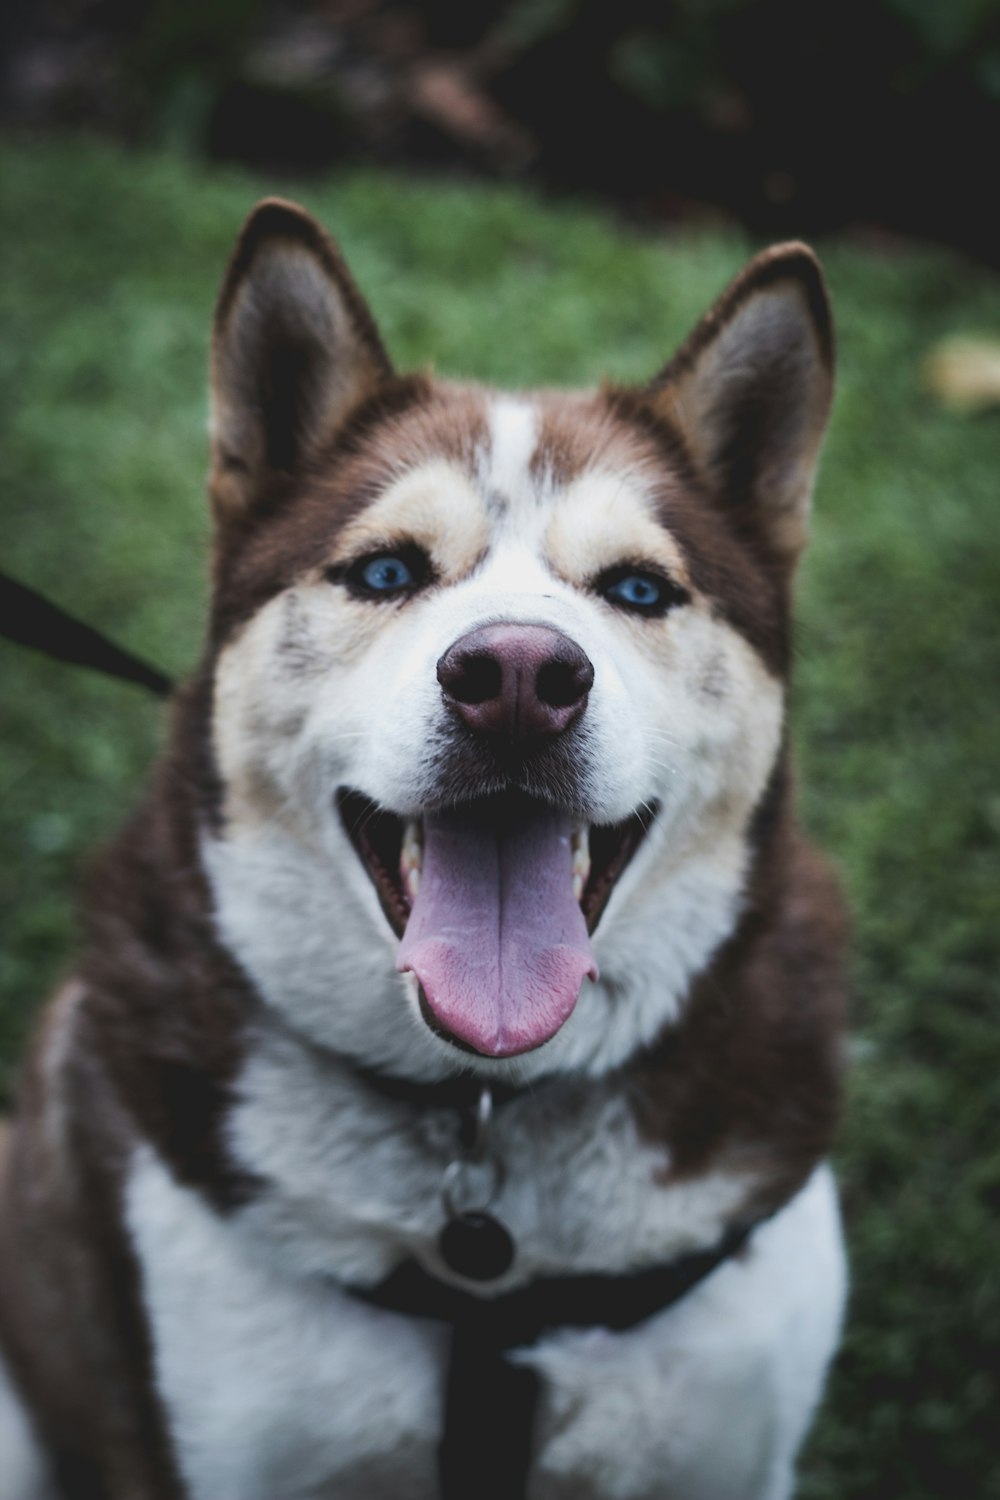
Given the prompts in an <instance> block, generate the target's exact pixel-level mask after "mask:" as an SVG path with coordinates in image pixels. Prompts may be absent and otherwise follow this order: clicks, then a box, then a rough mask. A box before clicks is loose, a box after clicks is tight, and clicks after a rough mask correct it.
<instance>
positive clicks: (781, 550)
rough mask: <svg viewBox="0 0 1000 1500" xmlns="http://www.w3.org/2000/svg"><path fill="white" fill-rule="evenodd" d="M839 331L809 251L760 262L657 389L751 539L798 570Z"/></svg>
mask: <svg viewBox="0 0 1000 1500" xmlns="http://www.w3.org/2000/svg"><path fill="white" fill-rule="evenodd" d="M833 363H834V351H833V327H832V322H831V317H830V304H829V300H828V298H827V294H826V287H825V285H824V283H823V274H822V271H821V270H820V266H819V262H818V261H817V259H816V257H815V256H814V255H813V253H812V251H811V250H810V249H809V247H808V246H807V245H800V244H794V243H793V244H787V245H775V246H774V247H773V248H772V249H770V250H765V251H764V252H763V254H761V255H758V256H756V257H755V259H754V260H752V261H751V262H750V263H749V265H748V266H746V268H745V269H744V270H743V272H742V273H741V274H740V275H739V276H738V277H737V278H736V280H735V281H734V282H733V283H732V284H731V286H729V288H728V289H727V290H726V291H725V292H724V293H723V295H722V296H721V297H720V298H719V300H718V302H717V303H716V304H715V306H714V307H713V308H712V309H711V311H710V312H708V313H707V314H706V315H705V317H704V318H703V319H702V320H701V322H700V323H699V324H698V326H697V327H696V328H695V330H694V332H693V333H692V334H691V335H690V337H689V338H688V339H687V341H686V343H684V345H683V346H682V347H681V349H680V350H679V352H678V353H677V354H676V355H675V356H674V358H673V359H672V360H671V362H670V364H668V365H667V367H666V369H665V370H663V372H662V373H661V374H660V375H659V376H658V377H657V379H656V380H655V381H654V382H653V384H652V386H651V388H650V392H649V394H650V396H651V398H652V401H653V405H654V407H655V408H656V409H657V410H658V411H659V413H660V414H661V415H662V416H663V417H665V418H666V419H667V420H668V421H669V422H670V423H671V425H672V426H674V427H675V428H678V429H679V430H680V432H681V434H682V435H683V437H684V439H685V442H686V443H687V446H688V449H689V451H690V453H691V456H692V458H693V459H694V462H695V465H696V466H697V468H698V470H699V471H700V473H701V476H702V478H703V479H704V480H705V482H706V483H707V484H708V486H709V488H710V490H711V492H712V493H713V494H714V495H715V496H716V497H717V499H718V500H719V501H721V503H722V504H723V505H724V506H725V507H726V508H727V510H728V511H729V513H730V515H731V516H732V519H733V521H734V523H735V524H736V525H737V526H738V527H739V529H740V530H741V531H743V532H744V534H750V535H753V536H755V537H756V538H757V539H758V540H759V541H761V542H762V543H763V544H764V546H765V547H766V548H767V550H768V551H769V552H770V553H771V555H772V556H774V557H776V558H777V559H778V560H779V561H780V562H781V563H783V564H785V565H789V566H790V565H791V564H792V563H793V562H794V561H795V559H796V557H797V556H798V554H799V552H800V551H801V549H802V546H803V544H804V542H805V538H806V521H807V518H808V514H809V506H810V501H811V498H812V487H813V480H814V477H815V472H816V463H817V460H818V458H819V450H820V445H821V443H822V439H823V432H824V429H825V427H826V419H827V415H828V413H829V410H830V400H831V397H832V394H833Z"/></svg>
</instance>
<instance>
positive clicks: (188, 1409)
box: [126, 1148, 841, 1500]
mask: <svg viewBox="0 0 1000 1500" xmlns="http://www.w3.org/2000/svg"><path fill="white" fill-rule="evenodd" d="M126 1201H127V1212H128V1218H129V1223H130V1227H131V1231H132V1234H133V1238H134V1242H135V1245H136V1250H137V1253H138V1257H139V1262H140V1266H141V1273H142V1286H143V1295H144V1300H145V1305H146V1310H147V1314H148V1318H149V1323H150V1331H151V1342H152V1348H153V1362H154V1370H155V1376H156V1382H157V1387H158V1390H159V1393H160V1396H161V1398H162V1401H163V1404H164V1408H165V1410H166V1412H167V1414H168V1420H169V1424H170V1429H171V1433H172V1437H173V1440H174V1444H175V1448H176V1453H177V1458H178V1463H179V1467H180V1470H181V1473H182V1475H183V1477H184V1480H185V1483H186V1485H187V1487H188V1492H189V1494H190V1496H191V1500H275V1497H276V1496H280V1497H281V1500H436V1496H437V1493H438V1491H437V1478H436V1449H437V1444H438V1441H439V1438H440V1433H441V1423H442V1414H443V1394H444V1372H445V1368H446V1360H447V1352H448V1333H447V1331H446V1329H445V1328H444V1327H443V1326H442V1325H439V1324H436V1323H433V1322H429V1321H423V1320H420V1319H417V1318H412V1317H408V1316H403V1315H400V1314H396V1313H392V1312H384V1311H381V1310H379V1309H376V1308H373V1307H370V1306H368V1305H367V1304H365V1303H362V1302H360V1301H359V1300H357V1299H355V1298H354V1297H352V1296H350V1295H349V1294H347V1293H345V1292H344V1291H343V1290H341V1288H340V1287H338V1285H337V1284H336V1282H334V1281H332V1280H329V1279H325V1278H323V1277H320V1276H303V1275H299V1274H296V1273H295V1272H294V1271H293V1272H292V1273H291V1274H288V1273H287V1272H286V1271H285V1270H284V1269H283V1268H282V1266H281V1260H282V1252H281V1247H280V1245H279V1244H278V1243H277V1241H276V1240H274V1239H273V1238H271V1242H270V1243H269V1244H267V1245H262V1244H261V1242H260V1241H259V1239H258V1237H257V1235H256V1233H255V1232H254V1228H253V1227H252V1226H251V1225H249V1224H246V1223H243V1224H241V1223H239V1222H234V1221H232V1220H226V1219H224V1218H221V1217H219V1216H218V1215H217V1214H216V1213H215V1212H213V1210H212V1209H210V1208H209V1207H208V1206H207V1205H206V1204H205V1203H204V1202H203V1201H201V1200H200V1198H199V1197H198V1196H197V1195H196V1194H193V1193H191V1192H190V1191H189V1190H187V1189H185V1188H183V1187H181V1186H179V1185H178V1184H177V1183H176V1182H174V1180H173V1179H172V1178H171V1176H170V1174H169V1172H168V1171H167V1169H166V1168H165V1166H164V1165H163V1164H162V1163H161V1162H160V1161H159V1159H158V1158H157V1157H156V1156H155V1155H154V1154H153V1153H152V1152H151V1151H150V1150H149V1149H148V1148H143V1149H142V1150H141V1151H140V1152H139V1153H137V1156H136V1159H135V1162H134V1164H133V1169H132V1173H131V1176H130V1181H129V1185H128V1191H127V1199H126ZM287 1227H288V1234H289V1241H290V1243H291V1241H292V1240H293V1239H294V1234H295V1229H294V1226H293V1224H292V1223H291V1221H289V1223H288V1226H287ZM839 1253H840V1252H839V1246H838V1243H837V1238H836V1226H835V1217H834V1212H833V1208H832V1194H831V1191H830V1186H829V1180H828V1178H827V1179H826V1180H824V1179H822V1178H821V1179H819V1180H817V1181H816V1182H814V1183H813V1184H812V1185H811V1187H810V1188H809V1189H807V1191H806V1193H805V1194H804V1195H803V1196H802V1198H801V1199H800V1200H799V1201H798V1202H797V1203H796V1204H794V1205H792V1207H791V1209H788V1210H785V1212H784V1213H783V1214H782V1215H781V1216H780V1218H779V1219H778V1220H776V1221H774V1222H773V1223H772V1224H769V1225H767V1226H765V1227H764V1229H763V1230H761V1231H760V1232H759V1235H758V1236H757V1237H755V1244H754V1246H753V1248H752V1251H751V1253H750V1254H749V1255H748V1256H747V1257H744V1258H743V1259H741V1260H739V1261H731V1262H729V1263H727V1264H726V1265H725V1266H723V1267H722V1268H721V1269H720V1270H719V1271H718V1272H716V1273H715V1275H714V1276H713V1277H712V1278H710V1280H709V1281H708V1282H705V1283H703V1284H702V1286H701V1287H699V1288H698V1289H697V1290H696V1291H695V1292H694V1293H692V1294H691V1295H690V1296H689V1297H687V1298H686V1299H685V1300H684V1301H683V1302H682V1303H680V1304H678V1305H677V1306H676V1307H674V1308H670V1309H668V1310H666V1311H665V1312H663V1313H661V1314H658V1315H655V1316H654V1317H653V1318H651V1319H650V1320H649V1321H648V1322H647V1323H645V1324H643V1325H640V1326H639V1327H638V1328H637V1329H635V1330H634V1331H632V1332H631V1333H627V1334H622V1335H616V1334H609V1333H607V1332H605V1331H603V1330H600V1329H593V1330H589V1331H579V1330H566V1331H565V1332H563V1333H555V1334H553V1335H550V1336H548V1337H546V1338H545V1339H544V1340H543V1341H542V1342H541V1343H540V1344H539V1345H537V1346H536V1347H535V1348H534V1349H532V1350H531V1351H530V1353H529V1354H528V1355H527V1357H528V1358H529V1360H530V1361H531V1362H532V1363H534V1364H535V1365H536V1367H537V1368H538V1369H539V1370H540V1372H541V1374H542V1376H543V1396H542V1405H541V1408H540V1412H539V1422H538V1427H537V1432H536V1437H537V1446H536V1456H535V1461H534V1463H533V1466H532V1476H531V1482H530V1489H529V1495H530V1497H531V1500H569V1497H570V1496H572V1497H573V1500H585V1497H602V1500H603V1497H606V1496H611V1495H615V1496H618V1497H620V1500H654V1497H662V1496H663V1495H666V1494H671V1495H674V1494H676V1495H678V1496H683V1497H685V1500H688V1497H691V1500H702V1497H709V1496H711V1497H715V1500H758V1497H759V1500H765V1497H766V1500H776V1497H778V1496H781V1495H783V1494H784V1493H785V1490H784V1489H783V1487H782V1475H783V1473H784V1468H783V1465H784V1458H783V1455H784V1454H785V1453H787V1451H788V1450H789V1448H790V1446H794V1442H796V1441H797V1440H798V1436H799V1433H800V1429H801V1426H802V1425H803V1424H804V1422H805V1420H806V1417H807V1416H808V1412H809V1409H810V1407H811V1404H812V1402H813V1401H814V1399H815V1393H816V1391H817V1390H818V1382H819V1379H820V1377H821V1374H822V1369H823V1366H824V1365H825V1362H826V1359H827V1357H828V1353H829V1349H830V1347H832V1341H833V1336H834V1333H835V1328H836V1321H837V1317H838V1313H839V1302H840V1297H841V1270H840V1264H839ZM293 1260H294V1256H293ZM804 1267H808V1272H805V1271H804V1270H803V1268H804ZM817 1287H818V1289H819V1293H820V1295H819V1296H817ZM496 1419H497V1439H498V1442H502V1441H503V1440H504V1432H505V1429H504V1414H503V1413H502V1412H497V1413H496ZM720 1432H726V1433H736V1439H735V1440H734V1441H733V1442H732V1443H730V1444H728V1445H727V1444H722V1445H720V1443H719V1441H718V1437H719V1433H720ZM483 1461H484V1463H488V1461H489V1455H488V1454H484V1455H483Z"/></svg>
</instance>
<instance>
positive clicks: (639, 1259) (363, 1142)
mask: <svg viewBox="0 0 1000 1500" xmlns="http://www.w3.org/2000/svg"><path fill="white" fill-rule="evenodd" d="M238 1095H239V1097H238V1102H237V1104H236V1106H235V1108H234V1110H233V1111H232V1114H231V1116H230V1118H229V1122H228V1132H227V1134H228V1143H229V1148H230V1151H231V1154H232V1155H233V1157H234V1158H235V1160H236V1162H237V1163H238V1165H239V1166H240V1167H241V1168H242V1169H245V1170H246V1171H247V1172H249V1173H250V1174H252V1175H253V1176H254V1177H255V1178H257V1179H258V1180H260V1181H261V1182H262V1183H263V1187H262V1190H261V1191H260V1192H259V1193H258V1194H257V1196H256V1197H255V1198H254V1200H253V1201H252V1203H251V1204H250V1205H249V1206H248V1207H247V1208H246V1209H245V1210H243V1213H242V1216H241V1217H242V1221H243V1224H244V1226H245V1228H246V1229H247V1230H248V1231H249V1232H252V1233H253V1235H254V1237H255V1239H256V1241H257V1243H258V1244H259V1245H261V1246H262V1247H264V1248H265V1250H268V1251H270V1252H273V1253H274V1254H275V1255H277V1256H278V1257H279V1260H280V1266H281V1268H282V1270H284V1271H288V1270H290V1269H293V1268H294V1270H295V1271H296V1272H297V1273H298V1274H301V1275H320V1276H326V1277H330V1278H333V1279H334V1280H336V1281H338V1282H341V1283H345V1282H346V1283H352V1282H354V1283H361V1284H367V1285H371V1284H372V1283H374V1282H376V1281H378V1280H380V1279H381V1278H382V1277H384V1276H385V1275H387V1274H388V1273H389V1272H390V1271H391V1270H392V1269H393V1267H394V1266H395V1265H397V1264H398V1263H399V1261H400V1260H402V1259H404V1258H406V1257H408V1256H416V1258H417V1259H418V1260H419V1261H420V1262H421V1263H422V1264H423V1265H424V1266H425V1267H426V1268H427V1269H428V1270H430V1271H431V1272H432V1273H435V1274H438V1275H441V1276H443V1277H447V1276H448V1270H447V1267H446V1266H445V1265H444V1264H443V1262H442V1261H441V1260H440V1257H439V1254H438V1248H437V1247H438V1240H439V1237H440V1234H441V1230H442V1228H443V1226H444V1224H445V1222H446V1219H447V1217H448V1210H447V1208H446V1206H445V1191H444V1188H445V1179H446V1176H447V1175H448V1174H449V1170H450V1169H452V1168H453V1164H454V1163H455V1162H456V1161H457V1160H459V1159H461V1158H462V1157H463V1156H465V1155H467V1152H468V1142H467V1138H466V1132H467V1130H468V1127H469V1124H470V1121H469V1118H468V1115H467V1113H466V1112H465V1111H463V1110H460V1109H459V1108H458V1107H450V1108H449V1107H432V1108H428V1107H426V1106H425V1105H423V1104H411V1103H404V1102H400V1101H398V1100H396V1099H391V1098H386V1097H385V1096H384V1095H383V1094H382V1093H380V1092H379V1091H378V1090H377V1089H373V1088H372V1087H371V1086H370V1085H369V1084H368V1083H367V1082H365V1081H363V1080H362V1079H361V1078H359V1076H358V1074H357V1073H356V1072H355V1071H354V1070H353V1069H351V1068H350V1067H348V1066H345V1065H342V1064H339V1063H337V1062H333V1061H331V1060H330V1059H329V1058H327V1057H325V1056H324V1055H323V1054H320V1053H319V1052H317V1051H316V1050H315V1049H312V1048H307V1047H303V1046H301V1045H300V1044H299V1043H298V1042H297V1041H295V1040H293V1039H291V1038H289V1037H288V1036H286V1035H284V1034H281V1033H270V1034H268V1035H266V1036H263V1037H261V1038H260V1039H259V1041H258V1042H257V1044H256V1046H255V1047H254V1049H253V1051H252V1053H251V1056H250V1058H249V1060H248V1062H247V1064H246V1065H245V1067H244V1071H243V1075H242V1079H241V1081H240V1084H239V1089H238ZM485 1151H486V1155H487V1158H488V1170H486V1171H485V1172H483V1173H478V1172H476V1171H475V1170H473V1171H471V1172H470V1173H469V1179H470V1180H469V1183H468V1188H467V1191H469V1192H471V1193H472V1194H473V1195H474V1194H475V1193H476V1192H477V1191H479V1190H480V1188H481V1187H485V1188H487V1189H489V1188H492V1189H493V1191H494V1196H493V1198H492V1202H491V1203H490V1207H491V1210H492V1212H494V1213H495V1214H496V1216H497V1217H498V1218H500V1219H501V1220H502V1221H503V1222H504V1223H505V1224H506V1225H507V1227H508V1228H509V1230H510V1232H511V1234H512V1235H513V1237H514V1240H515V1242H516V1245H517V1256H516V1260H515V1263H514V1265H513V1267H512V1269H511V1271H510V1273H509V1275H508V1276H507V1277H506V1278H505V1280H504V1281H503V1282H502V1283H498V1284H497V1289H498V1290H506V1289H507V1288H508V1286H513V1285H517V1284H519V1283H522V1282H524V1281H527V1280H529V1279H531V1278H533V1277H537V1276H551V1275H564V1274H569V1273H572V1272H587V1271H594V1270H602V1271H605V1272H626V1271H630V1270H633V1269H635V1268H636V1267H637V1266H640V1265H648V1264H650V1263H656V1262H658V1261H664V1260H669V1259H671V1258H672V1257H674V1256H676V1255H679V1254H681V1253H683V1252H684V1251H687V1250H692V1249H704V1248H706V1247H707V1246H710V1245H712V1244H713V1243H714V1242H715V1240H717V1239H718V1238H719V1237H720V1236H721V1235H722V1233H723V1232H724V1230H725V1229H726V1227H728V1225H729V1224H731V1223H732V1221H733V1219H734V1218H736V1217H737V1216H738V1214H739V1212H740V1210H741V1208H742V1206H743V1203H744V1202H745V1200H746V1197H747V1194H748V1190H749V1189H750V1187H751V1183H750V1182H749V1181H748V1179H747V1178H746V1177H745V1176H742V1175H736V1174H734V1173H732V1172H728V1171H725V1170H722V1169H720V1170H718V1171H715V1172H711V1173H708V1174H706V1175H704V1176H702V1177H701V1178H699V1179H698V1180H696V1181H694V1182H691V1181H679V1182H674V1181H671V1179H670V1177H669V1166H670V1157H669V1153H668V1151H667V1150H666V1149H665V1148H664V1147H663V1146H660V1145H653V1144H650V1143H648V1142H646V1141H644V1140H643V1139H642V1138H641V1137H640V1135H639V1132H638V1129H637V1127H636V1123H635V1119H634V1116H633V1112H632V1109H631V1107H630V1105H629V1102H628V1099H627V1098H626V1096H625V1094H624V1093H623V1091H622V1090H621V1088H620V1087H618V1086H615V1085H612V1084H602V1083H595V1082H593V1081H588V1080H575V1081H571V1080H566V1081H559V1082H549V1083H547V1084H541V1085H533V1086H529V1087H527V1088H525V1089H524V1090H523V1091H522V1092H521V1093H519V1094H518V1095H516V1096H515V1097H514V1098H513V1099H511V1100H509V1101H508V1102H506V1103H500V1104H499V1106H498V1107H497V1108H496V1111H495V1114H494V1117H493V1120H492V1124H491V1126H490V1129H489V1131H488V1135H487V1138H486V1142H485ZM471 1206H474V1207H482V1206H485V1204H483V1203H480V1202H475V1201H473V1202H472V1204H471Z"/></svg>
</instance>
